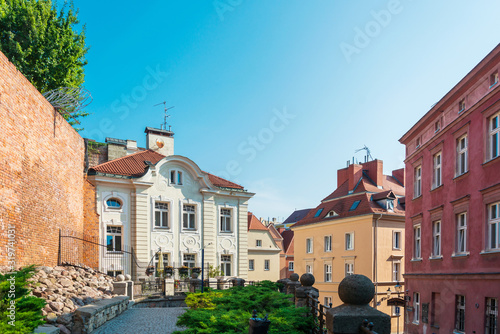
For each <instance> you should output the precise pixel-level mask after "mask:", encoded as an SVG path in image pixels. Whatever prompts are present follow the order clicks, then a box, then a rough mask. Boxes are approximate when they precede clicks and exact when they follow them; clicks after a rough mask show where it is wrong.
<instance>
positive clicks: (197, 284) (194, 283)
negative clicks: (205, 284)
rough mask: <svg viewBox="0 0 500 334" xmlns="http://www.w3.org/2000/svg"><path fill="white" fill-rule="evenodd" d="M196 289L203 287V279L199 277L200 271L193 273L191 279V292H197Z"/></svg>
mask: <svg viewBox="0 0 500 334" xmlns="http://www.w3.org/2000/svg"><path fill="white" fill-rule="evenodd" d="M196 289H201V279H199V278H198V273H192V274H191V278H190V279H189V292H196Z"/></svg>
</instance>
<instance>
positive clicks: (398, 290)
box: [394, 281, 402, 334]
mask: <svg viewBox="0 0 500 334" xmlns="http://www.w3.org/2000/svg"><path fill="white" fill-rule="evenodd" d="M401 288H402V287H401V285H399V281H398V282H396V285H395V286H394V289H396V293H397V294H398V298H399V293H400V292H401ZM396 307H398V309H399V306H396ZM400 316H401V312H398V317H397V319H398V320H397V323H396V326H397V327H396V334H399V317H400Z"/></svg>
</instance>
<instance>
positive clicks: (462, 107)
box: [458, 97, 466, 113]
mask: <svg viewBox="0 0 500 334" xmlns="http://www.w3.org/2000/svg"><path fill="white" fill-rule="evenodd" d="M465 108H466V106H465V97H464V98H463V99H461V100H460V101H458V113H461V112H462V111H464V110H465Z"/></svg>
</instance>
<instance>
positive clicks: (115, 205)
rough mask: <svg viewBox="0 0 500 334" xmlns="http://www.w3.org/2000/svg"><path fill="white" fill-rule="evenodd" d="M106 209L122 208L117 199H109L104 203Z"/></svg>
mask: <svg viewBox="0 0 500 334" xmlns="http://www.w3.org/2000/svg"><path fill="white" fill-rule="evenodd" d="M106 206H107V207H108V209H114V210H118V209H121V208H122V202H121V201H120V200H119V199H117V198H110V199H108V200H107V201H106Z"/></svg>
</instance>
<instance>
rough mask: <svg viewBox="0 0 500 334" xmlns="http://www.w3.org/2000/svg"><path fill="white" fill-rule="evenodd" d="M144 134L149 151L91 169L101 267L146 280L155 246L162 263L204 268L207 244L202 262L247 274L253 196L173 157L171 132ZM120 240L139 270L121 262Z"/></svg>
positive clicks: (229, 273) (128, 151) (231, 272)
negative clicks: (101, 244) (101, 243)
mask: <svg viewBox="0 0 500 334" xmlns="http://www.w3.org/2000/svg"><path fill="white" fill-rule="evenodd" d="M146 134H147V149H146V150H140V149H139V150H138V149H137V148H136V147H137V146H136V145H134V149H126V150H122V151H123V152H121V153H120V154H122V155H123V156H122V157H120V158H116V159H114V160H111V161H108V162H105V163H101V164H99V165H97V166H94V167H92V168H90V169H89V172H88V174H89V180H90V181H91V182H92V183H93V184H94V185H95V186H96V196H97V208H98V211H99V214H100V236H101V238H102V239H105V242H106V243H107V249H104V250H102V251H101V263H103V264H105V265H106V268H104V267H103V268H101V270H103V271H104V272H108V273H110V274H114V275H116V274H118V273H125V274H132V275H133V277H134V278H139V277H143V276H145V271H144V269H138V268H145V267H146V266H148V265H149V264H151V263H156V262H157V261H158V257H156V258H155V254H156V253H157V252H158V251H161V252H162V254H163V260H164V261H163V262H164V265H165V266H168V265H169V266H173V267H174V268H179V267H180V266H187V267H201V250H202V248H204V249H205V252H204V253H205V261H204V262H205V263H209V264H211V265H213V266H215V267H219V268H220V269H221V271H222V273H223V276H226V277H229V276H238V277H242V278H245V279H246V278H247V273H248V261H247V254H248V251H247V248H248V239H247V212H248V200H249V199H250V198H251V197H252V196H253V195H254V194H253V193H250V192H248V191H246V190H245V189H244V188H243V187H242V186H240V185H238V184H235V183H232V182H230V181H227V180H224V179H222V178H219V177H217V176H215V175H212V174H209V173H206V172H204V171H202V170H201V169H200V167H198V165H197V164H195V163H194V162H193V161H192V160H190V159H189V158H186V157H184V156H180V155H174V137H173V133H172V132H170V131H166V130H159V129H153V128H146ZM128 142H130V141H128ZM128 144H129V143H127V146H129V145H128ZM134 152H135V153H134ZM125 245H129V246H131V247H133V250H134V253H135V256H136V257H137V264H138V265H139V266H140V267H138V266H137V265H136V263H135V262H132V261H122V260H121V259H120V254H123V253H124V252H123V250H124V247H125ZM110 257H112V258H114V259H116V260H113V261H109V259H108V258H110Z"/></svg>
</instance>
